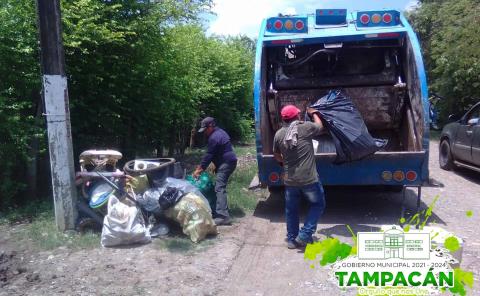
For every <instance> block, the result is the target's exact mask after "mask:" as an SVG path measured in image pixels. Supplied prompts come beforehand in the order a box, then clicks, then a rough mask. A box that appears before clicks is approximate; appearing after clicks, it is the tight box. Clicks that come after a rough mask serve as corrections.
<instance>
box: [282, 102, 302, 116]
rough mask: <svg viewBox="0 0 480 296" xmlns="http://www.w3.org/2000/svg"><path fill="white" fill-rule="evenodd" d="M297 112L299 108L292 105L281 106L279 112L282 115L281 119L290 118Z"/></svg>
mask: <svg viewBox="0 0 480 296" xmlns="http://www.w3.org/2000/svg"><path fill="white" fill-rule="evenodd" d="M298 113H300V109H298V108H297V107H295V106H294V105H287V106H285V107H283V108H282V111H281V112H280V114H281V115H282V119H284V120H289V119H292V118H295V117H297V115H298Z"/></svg>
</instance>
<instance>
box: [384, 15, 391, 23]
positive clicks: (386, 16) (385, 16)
mask: <svg viewBox="0 0 480 296" xmlns="http://www.w3.org/2000/svg"><path fill="white" fill-rule="evenodd" d="M391 21H392V15H391V14H390V13H385V14H384V15H383V22H384V23H386V24H389V23H390V22H391Z"/></svg>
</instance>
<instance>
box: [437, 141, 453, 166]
mask: <svg viewBox="0 0 480 296" xmlns="http://www.w3.org/2000/svg"><path fill="white" fill-rule="evenodd" d="M438 163H439V164H440V167H441V168H442V169H444V170H446V171H450V170H451V169H453V166H454V164H453V155H452V150H451V149H450V143H449V142H448V140H447V139H444V140H442V141H441V142H440V149H439V153H438Z"/></svg>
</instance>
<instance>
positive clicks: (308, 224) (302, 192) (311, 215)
mask: <svg viewBox="0 0 480 296" xmlns="http://www.w3.org/2000/svg"><path fill="white" fill-rule="evenodd" d="M302 196H304V197H306V198H307V200H308V203H309V208H308V213H307V216H306V217H305V222H304V224H303V227H302V229H300V231H299V229H298V228H299V225H298V224H299V223H300V221H299V220H300V218H299V216H298V212H299V203H300V199H301V198H302ZM324 209H325V193H324V191H323V187H322V184H321V183H320V182H316V183H313V184H309V185H305V186H285V217H286V220H287V240H288V241H293V240H294V239H295V238H296V237H297V236H299V238H300V239H301V240H303V241H307V242H311V241H312V235H313V234H314V233H315V231H316V230H317V222H318V219H319V218H320V216H321V215H322V214H323V210H324Z"/></svg>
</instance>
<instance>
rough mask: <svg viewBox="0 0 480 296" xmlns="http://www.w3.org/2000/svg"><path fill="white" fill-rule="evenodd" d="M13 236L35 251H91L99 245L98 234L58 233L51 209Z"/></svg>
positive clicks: (24, 225)
mask: <svg viewBox="0 0 480 296" xmlns="http://www.w3.org/2000/svg"><path fill="white" fill-rule="evenodd" d="M14 236H15V238H16V239H17V240H18V241H20V242H22V243H23V242H25V243H27V244H30V245H31V247H32V248H33V249H35V250H53V249H56V248H59V247H67V248H69V249H73V250H81V249H93V248H96V247H98V246H99V245H100V234H98V233H92V232H87V233H85V234H78V233H77V232H75V231H67V232H60V231H58V229H57V226H56V224H55V217H54V215H53V212H52V211H51V209H50V210H48V211H46V212H44V213H42V214H40V215H38V216H37V217H35V218H33V219H32V221H31V223H27V224H23V225H22V227H20V228H19V230H18V231H16V232H15V233H14Z"/></svg>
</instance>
